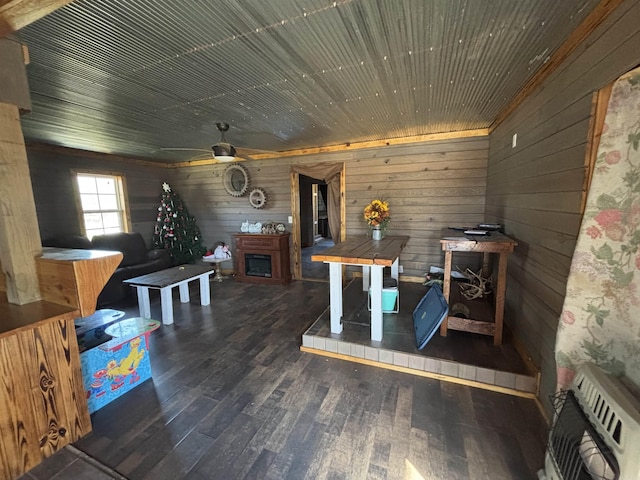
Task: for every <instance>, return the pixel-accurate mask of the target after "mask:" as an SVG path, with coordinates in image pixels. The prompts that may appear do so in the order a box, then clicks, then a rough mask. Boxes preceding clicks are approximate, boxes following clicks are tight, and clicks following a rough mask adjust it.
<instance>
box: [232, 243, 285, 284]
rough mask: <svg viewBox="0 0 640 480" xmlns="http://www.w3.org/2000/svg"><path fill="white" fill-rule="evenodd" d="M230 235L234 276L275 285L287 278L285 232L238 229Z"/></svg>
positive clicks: (283, 282) (238, 278) (246, 280)
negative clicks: (234, 263) (273, 232)
mask: <svg viewBox="0 0 640 480" xmlns="http://www.w3.org/2000/svg"><path fill="white" fill-rule="evenodd" d="M233 238H234V240H235V254H234V256H233V258H234V261H235V262H236V265H235V270H236V272H237V274H236V277H235V278H236V280H238V281H241V282H251V283H271V284H278V285H286V284H287V283H289V282H290V281H291V267H290V263H289V234H288V233H282V234H268V233H238V234H235V235H234V236H233Z"/></svg>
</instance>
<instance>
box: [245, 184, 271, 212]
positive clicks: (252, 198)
mask: <svg viewBox="0 0 640 480" xmlns="http://www.w3.org/2000/svg"><path fill="white" fill-rule="evenodd" d="M249 203H250V204H251V206H252V207H253V208H263V207H264V206H265V205H266V204H267V194H266V193H265V192H264V190H263V189H261V188H258V187H256V188H254V189H253V190H251V192H250V193H249Z"/></svg>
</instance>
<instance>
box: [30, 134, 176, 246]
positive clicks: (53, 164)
mask: <svg viewBox="0 0 640 480" xmlns="http://www.w3.org/2000/svg"><path fill="white" fill-rule="evenodd" d="M27 156H28V158H29V169H30V172H31V184H32V186H33V196H34V199H35V202H36V211H37V213H38V225H39V227H40V236H41V238H42V240H43V241H45V240H46V239H48V238H51V237H56V236H60V235H72V234H80V231H81V229H80V223H79V222H80V221H79V217H78V212H77V209H76V200H75V198H74V193H73V183H72V175H71V169H90V170H96V171H110V172H118V173H121V174H123V175H124V176H125V179H126V185H127V192H128V198H129V211H130V215H131V227H132V231H134V232H140V233H141V234H142V236H143V238H144V240H145V242H147V245H148V246H150V245H151V238H152V235H153V228H154V226H155V223H156V216H157V214H158V207H159V206H160V199H161V197H162V182H164V181H169V182H170V178H169V176H170V175H171V170H170V169H168V168H165V167H162V166H153V165H150V162H141V161H137V160H135V159H120V158H119V157H114V156H112V155H101V154H96V153H90V152H83V151H81V150H71V149H62V148H46V147H42V146H37V147H34V146H31V147H30V146H29V145H27Z"/></svg>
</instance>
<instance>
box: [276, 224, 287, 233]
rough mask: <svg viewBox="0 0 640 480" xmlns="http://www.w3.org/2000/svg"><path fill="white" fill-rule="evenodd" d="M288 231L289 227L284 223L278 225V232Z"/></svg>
mask: <svg viewBox="0 0 640 480" xmlns="http://www.w3.org/2000/svg"><path fill="white" fill-rule="evenodd" d="M286 231H287V227H285V226H284V223H279V224H278V225H276V232H278V233H284V232H286Z"/></svg>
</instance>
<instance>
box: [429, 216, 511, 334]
mask: <svg viewBox="0 0 640 480" xmlns="http://www.w3.org/2000/svg"><path fill="white" fill-rule="evenodd" d="M440 244H441V245H442V250H444V252H445V256H444V283H443V289H442V293H443V294H444V297H445V298H446V300H447V302H448V303H449V308H451V306H452V303H454V302H453V300H452V299H453V298H454V294H455V293H457V292H452V291H451V264H452V257H453V252H479V253H482V254H483V259H482V274H483V276H487V275H489V271H488V270H489V260H490V259H489V256H490V254H492V253H494V254H497V255H498V271H497V274H496V276H497V282H496V285H495V288H494V304H493V308H492V309H491V308H484V310H486V311H488V314H487V313H484V312H483V313H484V315H482V316H483V317H484V318H460V317H456V316H451V315H449V316H448V317H447V318H445V319H444V321H443V322H442V325H441V326H440V335H442V336H443V337H446V336H447V330H449V329H450V330H461V331H464V332H473V333H479V334H481V335H489V336H491V337H493V344H494V345H500V344H501V343H502V324H503V319H504V293H505V288H506V280H507V256H508V255H509V254H510V253H511V252H513V249H514V247H515V246H516V245H517V242H516V241H515V240H513V239H511V238H509V237H508V236H506V235H504V234H502V233H500V232H490V234H489V235H486V236H481V235H473V236H471V235H463V234H462V232H457V231H454V230H451V229H447V230H445V231H444V232H443V236H442V239H441V240H440ZM462 301H463V303H465V302H466V301H464V300H462ZM473 302H480V301H479V300H472V301H471V302H467V303H469V304H471V303H473ZM480 310H483V309H482V308H476V309H475V310H471V313H472V315H473V313H474V312H478V311H480ZM491 314H493V318H487V317H490V315H491Z"/></svg>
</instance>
